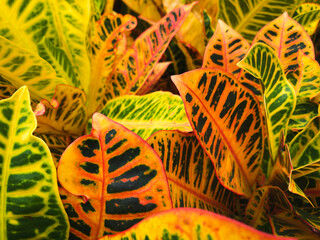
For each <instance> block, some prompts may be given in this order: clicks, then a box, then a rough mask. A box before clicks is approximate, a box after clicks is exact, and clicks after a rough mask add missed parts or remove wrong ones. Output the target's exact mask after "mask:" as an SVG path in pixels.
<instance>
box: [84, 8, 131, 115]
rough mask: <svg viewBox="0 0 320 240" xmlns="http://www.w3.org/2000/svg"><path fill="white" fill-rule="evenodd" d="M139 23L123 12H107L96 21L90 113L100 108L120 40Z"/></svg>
mask: <svg viewBox="0 0 320 240" xmlns="http://www.w3.org/2000/svg"><path fill="white" fill-rule="evenodd" d="M136 24H137V20H136V18H135V17H133V16H131V15H124V16H123V15H121V14H105V15H103V16H102V18H101V19H100V20H99V21H97V22H96V23H95V31H94V36H92V39H91V49H90V51H91V52H92V54H91V59H90V61H91V80H90V83H89V91H88V94H87V96H88V103H87V106H88V110H89V111H90V112H89V115H91V114H92V113H93V112H95V111H96V110H100V109H98V107H99V105H100V103H101V101H102V99H103V96H104V92H105V91H106V84H107V83H106V82H107V79H108V78H109V76H110V74H111V73H112V70H113V69H114V68H115V65H116V61H115V60H116V53H117V50H118V42H119V40H120V39H121V38H122V34H123V33H124V32H125V31H129V30H131V29H133V28H134V27H135V26H136Z"/></svg>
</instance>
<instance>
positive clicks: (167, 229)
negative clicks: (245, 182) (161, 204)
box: [100, 208, 294, 240]
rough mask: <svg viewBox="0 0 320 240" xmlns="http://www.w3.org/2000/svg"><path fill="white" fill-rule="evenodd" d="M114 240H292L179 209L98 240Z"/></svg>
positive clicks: (200, 211) (200, 213)
mask: <svg viewBox="0 0 320 240" xmlns="http://www.w3.org/2000/svg"><path fill="white" fill-rule="evenodd" d="M116 239H128V240H133V239H187V240H192V239H208V240H209V239H214V240H223V239H234V240H241V239H248V240H250V239H251V240H267V239H274V240H277V239H279V240H280V239H283V240H285V239H286V240H293V239H294V238H281V237H276V236H272V235H270V234H266V233H264V232H260V231H258V230H256V229H254V228H252V227H249V226H248V225H245V224H243V223H241V222H238V221H235V220H233V219H230V218H227V217H224V216H221V215H219V214H215V213H211V212H207V211H203V210H200V209H189V208H180V209H172V210H169V211H165V212H162V213H159V214H156V215H154V216H152V217H149V218H147V219H145V220H143V221H142V222H140V223H139V224H137V225H135V226H134V227H132V228H130V229H129V230H127V231H125V232H123V233H118V234H117V235H114V236H105V237H103V238H101V239H100V240H116Z"/></svg>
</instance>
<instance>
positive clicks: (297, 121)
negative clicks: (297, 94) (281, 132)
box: [288, 101, 320, 130]
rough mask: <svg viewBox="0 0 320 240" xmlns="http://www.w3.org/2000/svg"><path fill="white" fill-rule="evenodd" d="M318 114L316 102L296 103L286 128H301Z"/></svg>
mask: <svg viewBox="0 0 320 240" xmlns="http://www.w3.org/2000/svg"><path fill="white" fill-rule="evenodd" d="M319 114H320V112H319V105H318V104H317V103H315V102H309V101H306V102H300V103H297V104H296V107H295V109H294V112H293V113H292V115H291V117H290V120H289V125H288V128H289V129H293V130H297V129H302V128H304V127H305V126H307V124H308V123H309V122H310V120H311V119H313V118H314V117H317V116H318V115H319Z"/></svg>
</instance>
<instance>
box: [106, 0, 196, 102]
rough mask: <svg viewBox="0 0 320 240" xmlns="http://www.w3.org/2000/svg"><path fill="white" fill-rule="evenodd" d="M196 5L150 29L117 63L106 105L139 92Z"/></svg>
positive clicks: (163, 19) (109, 81)
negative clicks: (112, 99)
mask: <svg viewBox="0 0 320 240" xmlns="http://www.w3.org/2000/svg"><path fill="white" fill-rule="evenodd" d="M193 5H194V4H190V5H185V6H183V7H180V8H177V9H175V10H173V11H172V12H170V13H168V14H167V15H166V16H164V17H163V18H162V19H161V20H160V21H159V22H158V23H156V24H155V25H153V26H152V27H150V28H149V29H147V30H146V31H145V32H144V33H142V34H141V35H140V36H139V37H138V38H137V39H136V41H135V42H134V45H133V46H132V48H130V49H128V51H127V52H126V54H125V55H124V56H123V58H122V59H121V60H120V61H119V63H118V64H117V66H116V68H115V71H114V72H113V74H112V76H111V78H110V79H108V82H107V91H106V93H105V94H106V95H105V100H104V102H103V104H105V102H106V101H107V100H109V99H111V98H113V97H115V96H121V95H124V94H128V93H131V94H134V93H136V92H138V90H139V89H140V88H141V86H142V85H143V83H144V82H145V81H146V79H147V78H148V76H149V75H150V74H151V73H152V71H153V69H154V67H155V66H156V64H157V63H158V61H159V60H160V58H161V56H162V54H163V53H164V51H165V50H166V48H167V46H168V45H169V42H170V40H171V39H172V38H173V37H174V35H175V34H176V32H177V31H178V29H179V28H180V26H181V24H182V23H183V22H184V20H185V18H186V17H187V15H188V14H189V12H190V11H191V8H192V7H193Z"/></svg>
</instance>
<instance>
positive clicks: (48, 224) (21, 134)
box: [0, 87, 69, 240]
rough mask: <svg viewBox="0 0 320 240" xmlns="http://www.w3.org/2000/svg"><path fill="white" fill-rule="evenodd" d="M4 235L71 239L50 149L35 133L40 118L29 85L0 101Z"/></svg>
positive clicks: (0, 189) (1, 233)
mask: <svg viewBox="0 0 320 240" xmlns="http://www.w3.org/2000/svg"><path fill="white" fill-rule="evenodd" d="M0 112H1V117H0V119H1V120H0V184H1V186H0V194H1V200H0V206H1V207H0V216H1V220H0V221H1V225H0V238H1V239H8V240H11V239H12V240H15V239H45V238H49V239H57V240H61V239H67V238H68V230H69V226H68V222H67V216H66V214H65V212H64V210H63V206H62V203H61V200H60V198H59V194H58V187H57V178H56V172H55V168H54V165H53V161H52V158H51V156H50V152H49V149H48V148H47V146H46V145H45V144H44V143H43V141H41V139H39V138H37V137H35V136H33V135H32V132H33V131H34V129H35V128H36V119H35V117H34V115H33V112H32V109H31V107H30V99H29V93H28V90H27V88H26V87H23V88H20V89H19V90H18V91H17V92H16V93H15V94H14V95H13V96H12V97H11V98H9V99H5V100H2V101H0Z"/></svg>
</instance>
